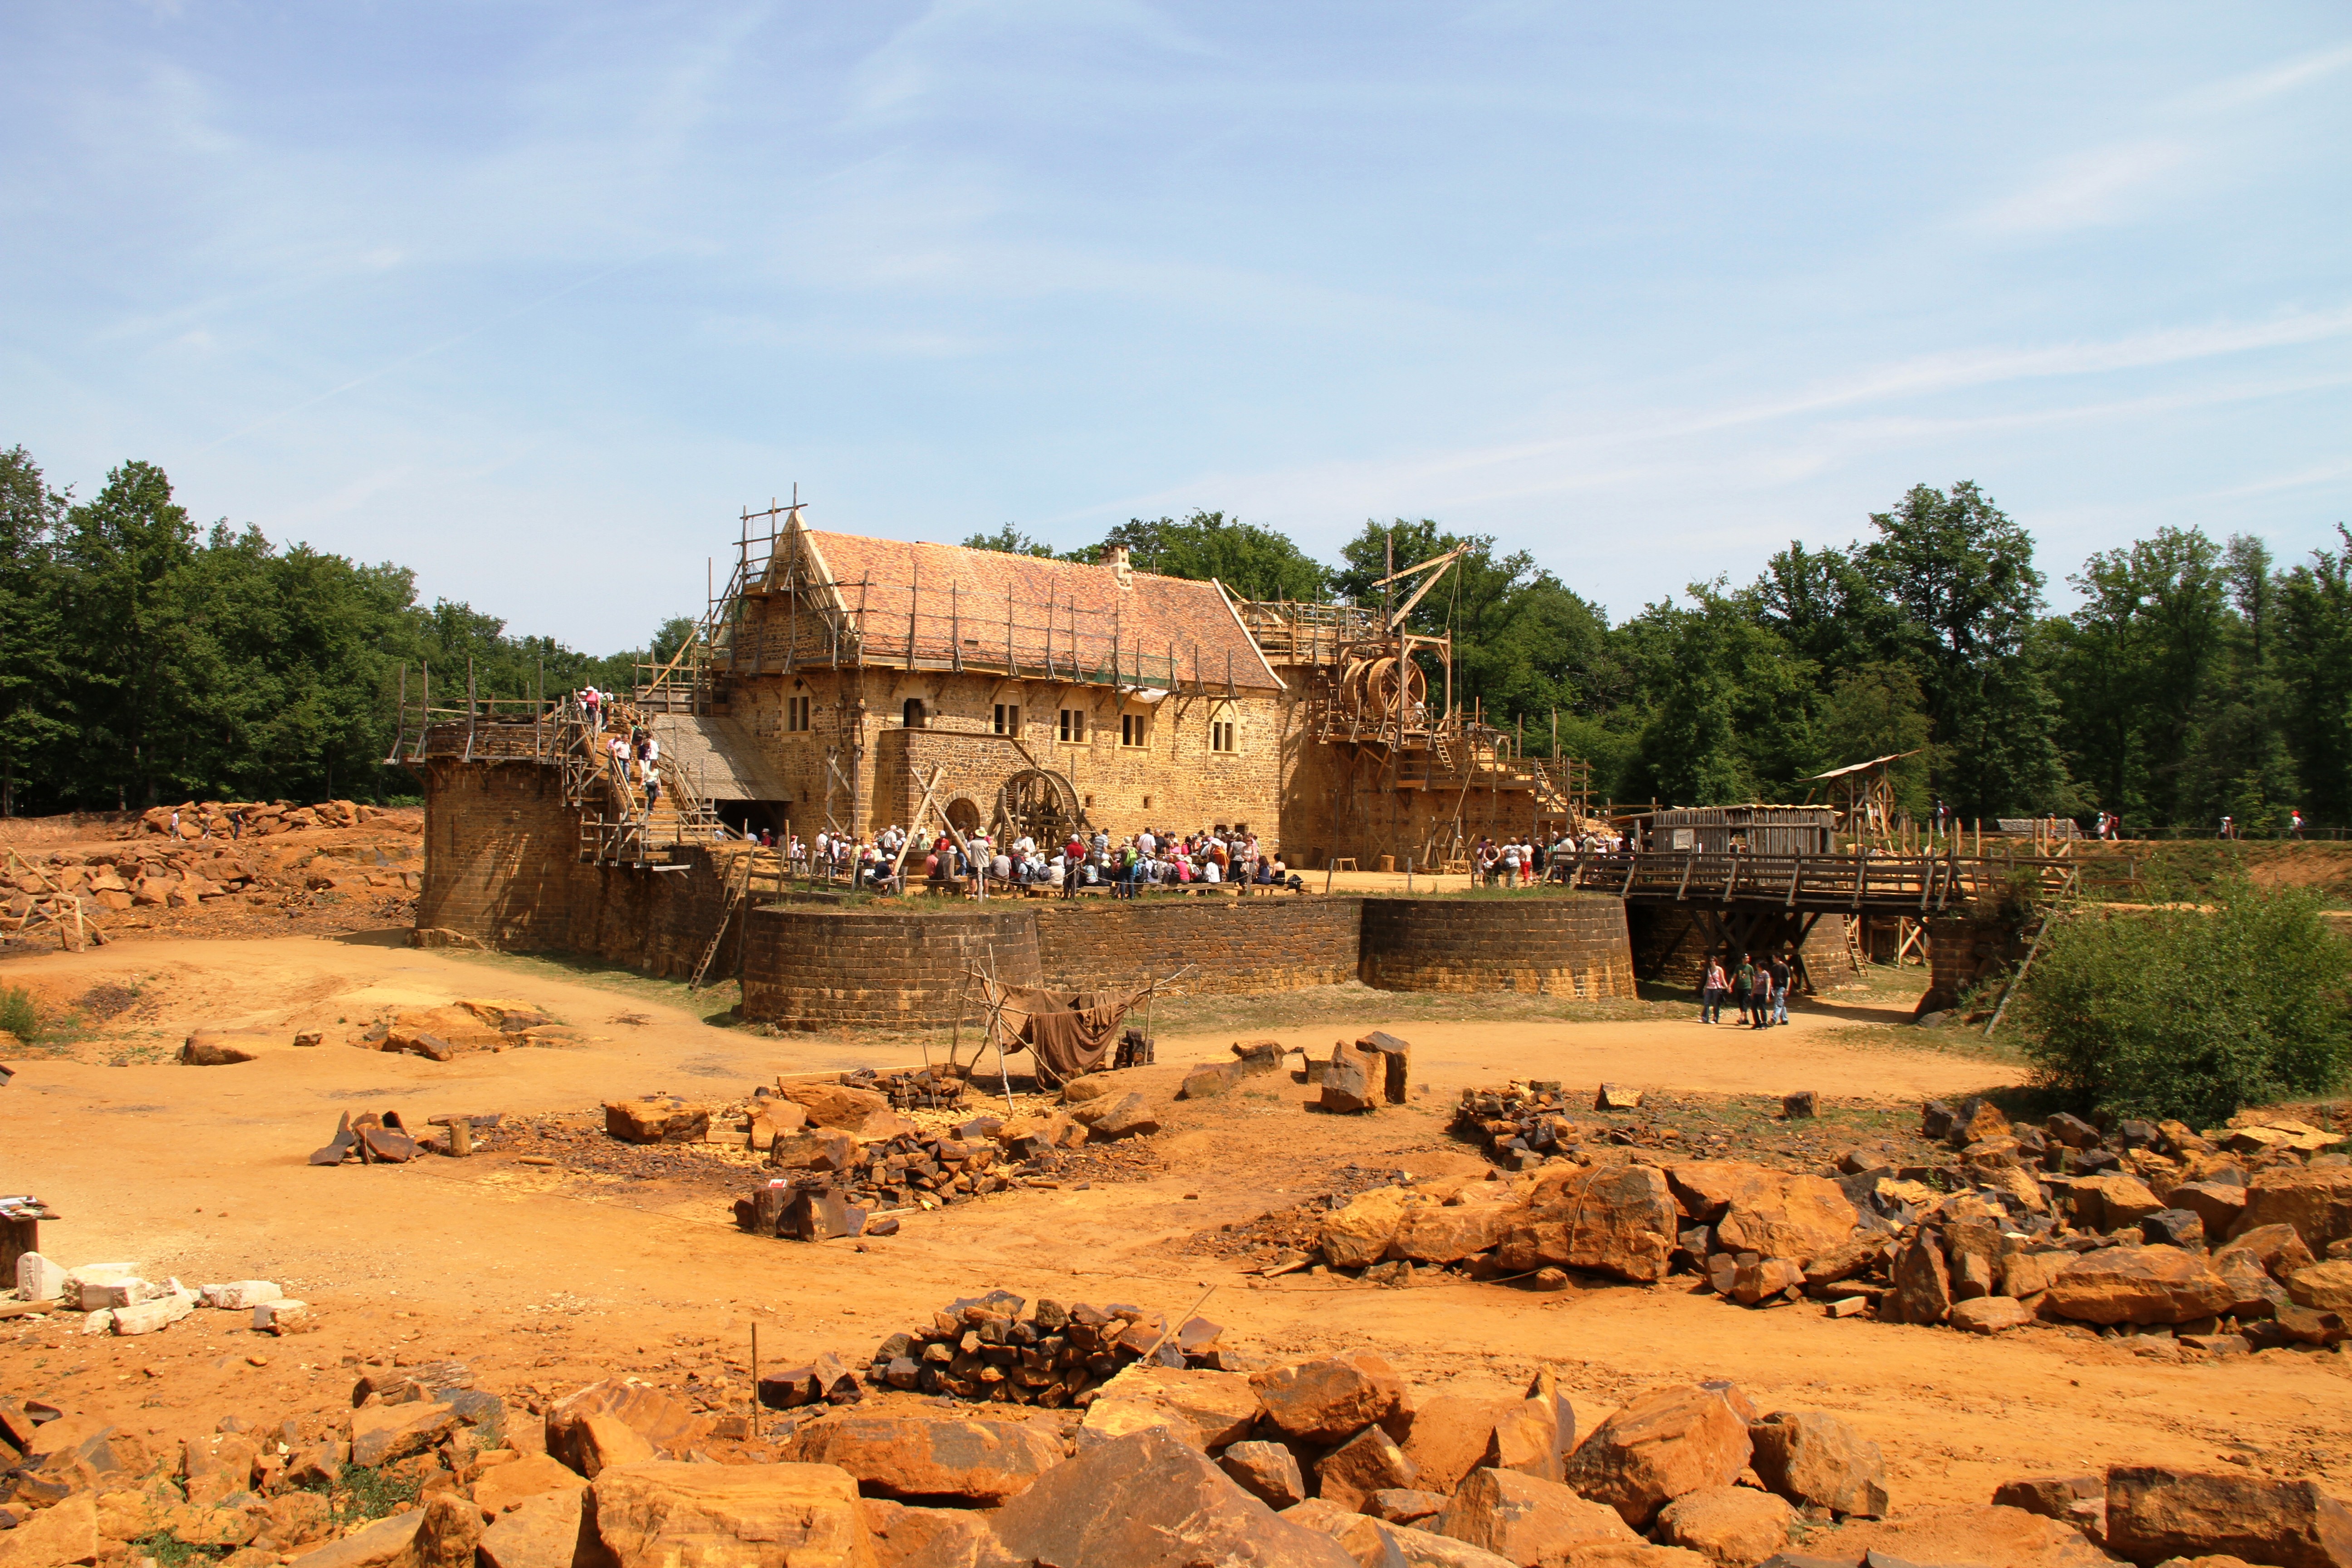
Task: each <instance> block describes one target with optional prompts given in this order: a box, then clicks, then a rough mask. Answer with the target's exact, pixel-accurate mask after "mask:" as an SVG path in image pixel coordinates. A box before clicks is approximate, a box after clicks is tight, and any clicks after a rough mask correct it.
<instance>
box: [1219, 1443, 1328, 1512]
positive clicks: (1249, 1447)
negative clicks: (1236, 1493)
mask: <svg viewBox="0 0 2352 1568" xmlns="http://www.w3.org/2000/svg"><path fill="white" fill-rule="evenodd" d="M1217 1468H1220V1469H1222V1470H1223V1471H1224V1472H1225V1474H1226V1475H1228V1476H1230V1477H1232V1478H1233V1480H1234V1484H1235V1485H1236V1486H1238V1487H1240V1488H1241V1489H1242V1490H1244V1491H1245V1492H1247V1493H1249V1495H1250V1496H1252V1497H1254V1498H1255V1499H1257V1500H1258V1501H1260V1502H1262V1503H1264V1504H1265V1506H1266V1507H1268V1508H1271V1509H1276V1510H1279V1509H1286V1508H1288V1507H1290V1506H1291V1505H1292V1504H1293V1503H1297V1502H1301V1501H1304V1500H1305V1499H1306V1497H1307V1478H1306V1476H1305V1475H1304V1474H1303V1473H1302V1472H1301V1471H1300V1470H1299V1468H1298V1456H1297V1455H1296V1454H1294V1453H1292V1452H1291V1451H1290V1450H1289V1449H1287V1448H1286V1447H1283V1446H1282V1445H1281V1444H1279V1443H1234V1444H1232V1445H1230V1446H1229V1447H1227V1448H1226V1449H1225V1452H1224V1456H1223V1458H1220V1459H1219V1460H1218V1461H1217Z"/></svg>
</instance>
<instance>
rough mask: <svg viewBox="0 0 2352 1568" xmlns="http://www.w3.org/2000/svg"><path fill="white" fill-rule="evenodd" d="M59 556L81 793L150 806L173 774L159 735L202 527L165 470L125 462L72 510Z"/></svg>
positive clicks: (86, 795)
mask: <svg viewBox="0 0 2352 1568" xmlns="http://www.w3.org/2000/svg"><path fill="white" fill-rule="evenodd" d="M59 554H60V557H61V559H62V560H63V563H64V564H65V567H66V578H65V584H64V595H63V598H64V605H65V611H66V617H67V621H68V625H69V626H71V628H72V639H73V649H74V660H73V680H72V689H71V696H72V701H73V706H74V708H75V710H76V712H77V716H78V725H77V729H78V736H77V739H78V742H79V743H78V745H77V746H76V747H75V750H76V752H78V756H77V758H76V761H75V767H74V773H75V775H76V784H77V786H78V787H77V789H76V791H75V793H76V794H77V795H80V796H81V797H82V798H84V799H88V798H89V797H90V796H91V795H97V796H98V798H100V799H101V800H102V799H103V798H104V796H105V795H113V796H114V803H115V804H118V805H121V804H127V803H129V802H132V801H136V802H137V803H138V804H139V805H142V806H144V805H154V804H155V802H156V798H157V791H158V788H159V786H160V785H161V784H162V783H163V778H164V776H165V773H166V770H165V769H164V767H163V761H162V759H160V758H159V757H158V756H157V754H156V745H155V742H156V738H157V737H156V731H157V730H158V728H159V727H160V726H161V725H163V723H165V722H166V721H167V720H168V715H166V714H165V712H164V710H163V700H164V697H165V694H166V692H167V691H168V689H169V688H170V686H171V683H172V670H173V663H174V661H175V660H176V659H177V658H178V657H179V653H180V643H181V637H182V634H183V632H184V623H183V619H182V615H181V610H182V605H181V600H180V596H179V592H178V588H179V584H178V583H177V577H178V574H179V573H180V571H181V569H182V568H184V566H186V565H187V563H189V561H190V560H192V559H193V558H194V554H195V526H194V524H193V523H191V522H190V521H188V513H187V510H186V509H185V508H184V507H182V506H181V505H179V504H178V503H177V502H176V501H174V500H173V499H172V482H171V480H170V479H167V478H166V477H165V476H164V473H163V469H161V468H157V467H155V466H154V465H153V464H152V463H142V462H131V463H125V464H123V465H122V466H121V468H116V469H114V470H113V471H112V472H110V474H108V475H107V477H106V486H105V488H104V489H101V490H100V491H99V493H98V494H97V495H95V496H93V497H91V498H90V500H88V501H85V502H83V503H82V504H80V505H79V506H75V507H73V508H71V509H69V510H68V512H67V514H66V521H65V531H64V539H63V544H62V548H61V550H60V552H59ZM101 792H102V793H101Z"/></svg>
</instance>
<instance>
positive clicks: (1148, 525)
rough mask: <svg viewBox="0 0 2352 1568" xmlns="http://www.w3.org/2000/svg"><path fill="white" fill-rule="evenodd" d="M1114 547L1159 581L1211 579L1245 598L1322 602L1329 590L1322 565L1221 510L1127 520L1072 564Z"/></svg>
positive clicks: (1283, 538) (1280, 537) (1281, 536)
mask: <svg viewBox="0 0 2352 1568" xmlns="http://www.w3.org/2000/svg"><path fill="white" fill-rule="evenodd" d="M1112 545H1125V546H1126V547H1127V552H1128V560H1129V563H1130V564H1132V565H1133V566H1134V568H1135V569H1136V570H1137V571H1139V572H1150V573H1154V574H1158V575H1160V576H1162V577H1187V578H1191V579H1192V580H1193V581H1194V582H1207V581H1209V580H1211V579H1214V580H1216V581H1218V582H1220V583H1223V584H1224V585H1225V586H1226V587H1227V588H1229V589H1231V590H1232V591H1233V593H1234V595H1235V596H1237V597H1239V598H1244V599H1306V600H1310V601H1311V600H1317V599H1321V598H1323V597H1324V596H1325V595H1326V594H1327V593H1328V591H1329V578H1328V574H1327V573H1326V572H1325V571H1324V569H1323V566H1322V563H1320V562H1318V561H1317V560H1315V558H1314V557H1312V556H1310V555H1308V554H1307V552H1305V551H1303V550H1301V549H1299V548H1298V546H1297V544H1296V543H1294V542H1292V541H1291V538H1290V536H1289V535H1288V534H1286V533H1283V532H1281V531H1278V530H1276V529H1271V528H1261V527H1259V526H1258V525H1257V524H1256V523H1254V522H1244V521H1241V520H1240V519H1238V518H1228V517H1227V516H1226V515H1225V514H1224V513H1223V512H1222V511H1201V510H1195V511H1193V512H1192V515H1191V516H1189V517H1186V518H1184V519H1182V520H1181V521H1179V520H1177V519H1175V518H1172V517H1161V518H1153V519H1150V520H1149V521H1146V520H1145V519H1143V518H1130V519H1129V520H1128V521H1125V522H1123V523H1120V524H1119V525H1118V527H1116V528H1114V529H1112V530H1111V531H1110V532H1109V533H1108V534H1106V535H1105V536H1104V538H1103V542H1102V543H1100V544H1097V545H1095V546H1093V547H1092V548H1090V549H1087V550H1081V551H1077V552H1073V553H1072V554H1071V555H1070V556H1069V557H1067V559H1070V560H1073V561H1099V560H1101V559H1102V554H1103V552H1104V551H1105V550H1107V549H1108V548H1109V547H1111V546H1112Z"/></svg>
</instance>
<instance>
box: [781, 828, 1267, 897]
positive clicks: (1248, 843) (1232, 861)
mask: <svg viewBox="0 0 2352 1568" xmlns="http://www.w3.org/2000/svg"><path fill="white" fill-rule="evenodd" d="M756 837H757V838H758V841H759V842H760V843H761V845H763V846H765V847H771V848H774V847H778V844H777V837H776V834H775V833H774V831H773V830H772V829H762V830H761V832H760V833H759V834H758V835H757V836H756ZM908 840H909V836H908V833H907V832H906V830H904V829H902V828H900V827H899V826H897V825H896V824H895V823H894V824H892V825H891V826H888V827H887V828H885V829H883V830H882V831H881V832H880V833H878V834H877V835H875V836H874V837H872V838H871V839H866V838H854V837H851V836H849V835H847V834H834V833H825V832H819V833H818V834H817V835H816V836H815V837H814V840H811V841H803V839H802V837H801V836H800V835H799V834H797V833H793V834H789V835H788V837H786V839H785V840H784V842H783V844H782V856H783V859H784V861H785V863H786V864H787V865H788V866H789V867H790V868H792V870H793V874H794V875H797V876H804V877H819V878H824V879H827V880H831V881H840V882H845V883H849V884H851V885H853V886H856V887H861V888H870V889H875V890H877V891H880V890H885V889H887V890H891V891H898V892H904V891H905V890H906V889H908V887H910V886H918V885H920V886H928V887H930V888H932V889H942V888H947V887H956V888H960V889H967V890H970V891H973V892H985V891H986V890H988V889H991V888H1003V889H1025V888H1038V889H1050V890H1052V891H1054V892H1056V893H1058V894H1060V895H1061V896H1063V897H1065V898H1074V897H1076V895H1077V894H1078V893H1080V892H1082V891H1084V890H1086V889H1089V888H1095V889H1102V890H1104V891H1105V892H1107V893H1108V894H1109V895H1110V896H1111V897H1113V898H1130V899H1131V898H1133V897H1135V896H1136V895H1137V894H1138V893H1139V892H1141V891H1144V890H1147V889H1155V888H1189V887H1193V886H1200V887H1216V886H1220V885H1223V884H1227V883H1234V884H1240V885H1243V886H1244V887H1262V888H1275V887H1287V888H1290V889H1298V888H1299V887H1301V886H1303V883H1302V881H1301V879H1299V878H1298V877H1297V876H1296V875H1294V874H1293V873H1292V872H1291V870H1290V868H1289V867H1288V866H1286V865H1285V864H1284V863H1283V860H1282V858H1281V856H1280V855H1279V854H1278V853H1276V851H1274V850H1273V849H1271V848H1270V847H1266V846H1264V845H1261V844H1260V843H1259V842H1258V837H1257V835H1256V834H1255V833H1252V832H1250V831H1249V830H1248V829H1247V828H1245V827H1239V826H1235V827H1228V826H1225V825H1224V824H1223V823H1220V824H1218V825H1217V826H1214V827H1212V828H1202V829H1200V830H1199V831H1196V832H1193V833H1189V834H1182V835H1179V834H1175V833H1172V832H1168V831H1164V830H1161V831H1155V830H1153V829H1150V828H1146V829H1145V830H1143V831H1142V832H1140V833H1137V834H1134V835H1132V836H1129V837H1118V838H1116V839H1114V838H1113V837H1112V836H1111V835H1110V834H1108V833H1107V832H1105V831H1103V830H1101V829H1099V828H1097V829H1095V830H1093V831H1092V832H1090V833H1087V832H1073V833H1071V834H1069V835H1068V836H1067V837H1065V838H1063V839H1062V840H1061V841H1059V842H1054V841H1051V840H1049V841H1047V842H1045V843H1042V844H1041V843H1040V842H1038V840H1037V839H1036V838H1035V837H1033V836H1031V835H1029V834H1027V833H1019V834H1016V835H1015V836H1014V837H1013V838H1011V839H1010V840H1008V841H1005V842H1002V843H1000V842H998V841H996V840H995V839H993V838H992V837H990V835H989V833H988V831H987V830H986V829H985V828H978V829H974V830H973V831H972V832H971V833H966V834H961V835H959V834H957V833H954V832H949V831H941V832H940V833H937V834H935V835H933V836H931V837H929V838H928V839H927V840H916V841H914V842H912V843H910V842H909V841H908Z"/></svg>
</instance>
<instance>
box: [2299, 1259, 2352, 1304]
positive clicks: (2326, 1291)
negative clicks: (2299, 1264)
mask: <svg viewBox="0 0 2352 1568" xmlns="http://www.w3.org/2000/svg"><path fill="white" fill-rule="evenodd" d="M2286 1293H2287V1295H2288V1296H2289V1297H2290V1298H2291V1299H2292V1300H2294V1304H2295V1305H2296V1306H2298V1307H2309V1308H2312V1309H2313V1310H2316V1311H2322V1312H2345V1313H2352V1259H2345V1258H2337V1259H2336V1260H2335V1261H2334V1262H2332V1263H2314V1264H2311V1265H2310V1266H2308V1267H2306V1268H2298V1269H2296V1270H2295V1271H2294V1273H2292V1274H2290V1275H2288V1276H2287V1278H2286Z"/></svg>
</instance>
